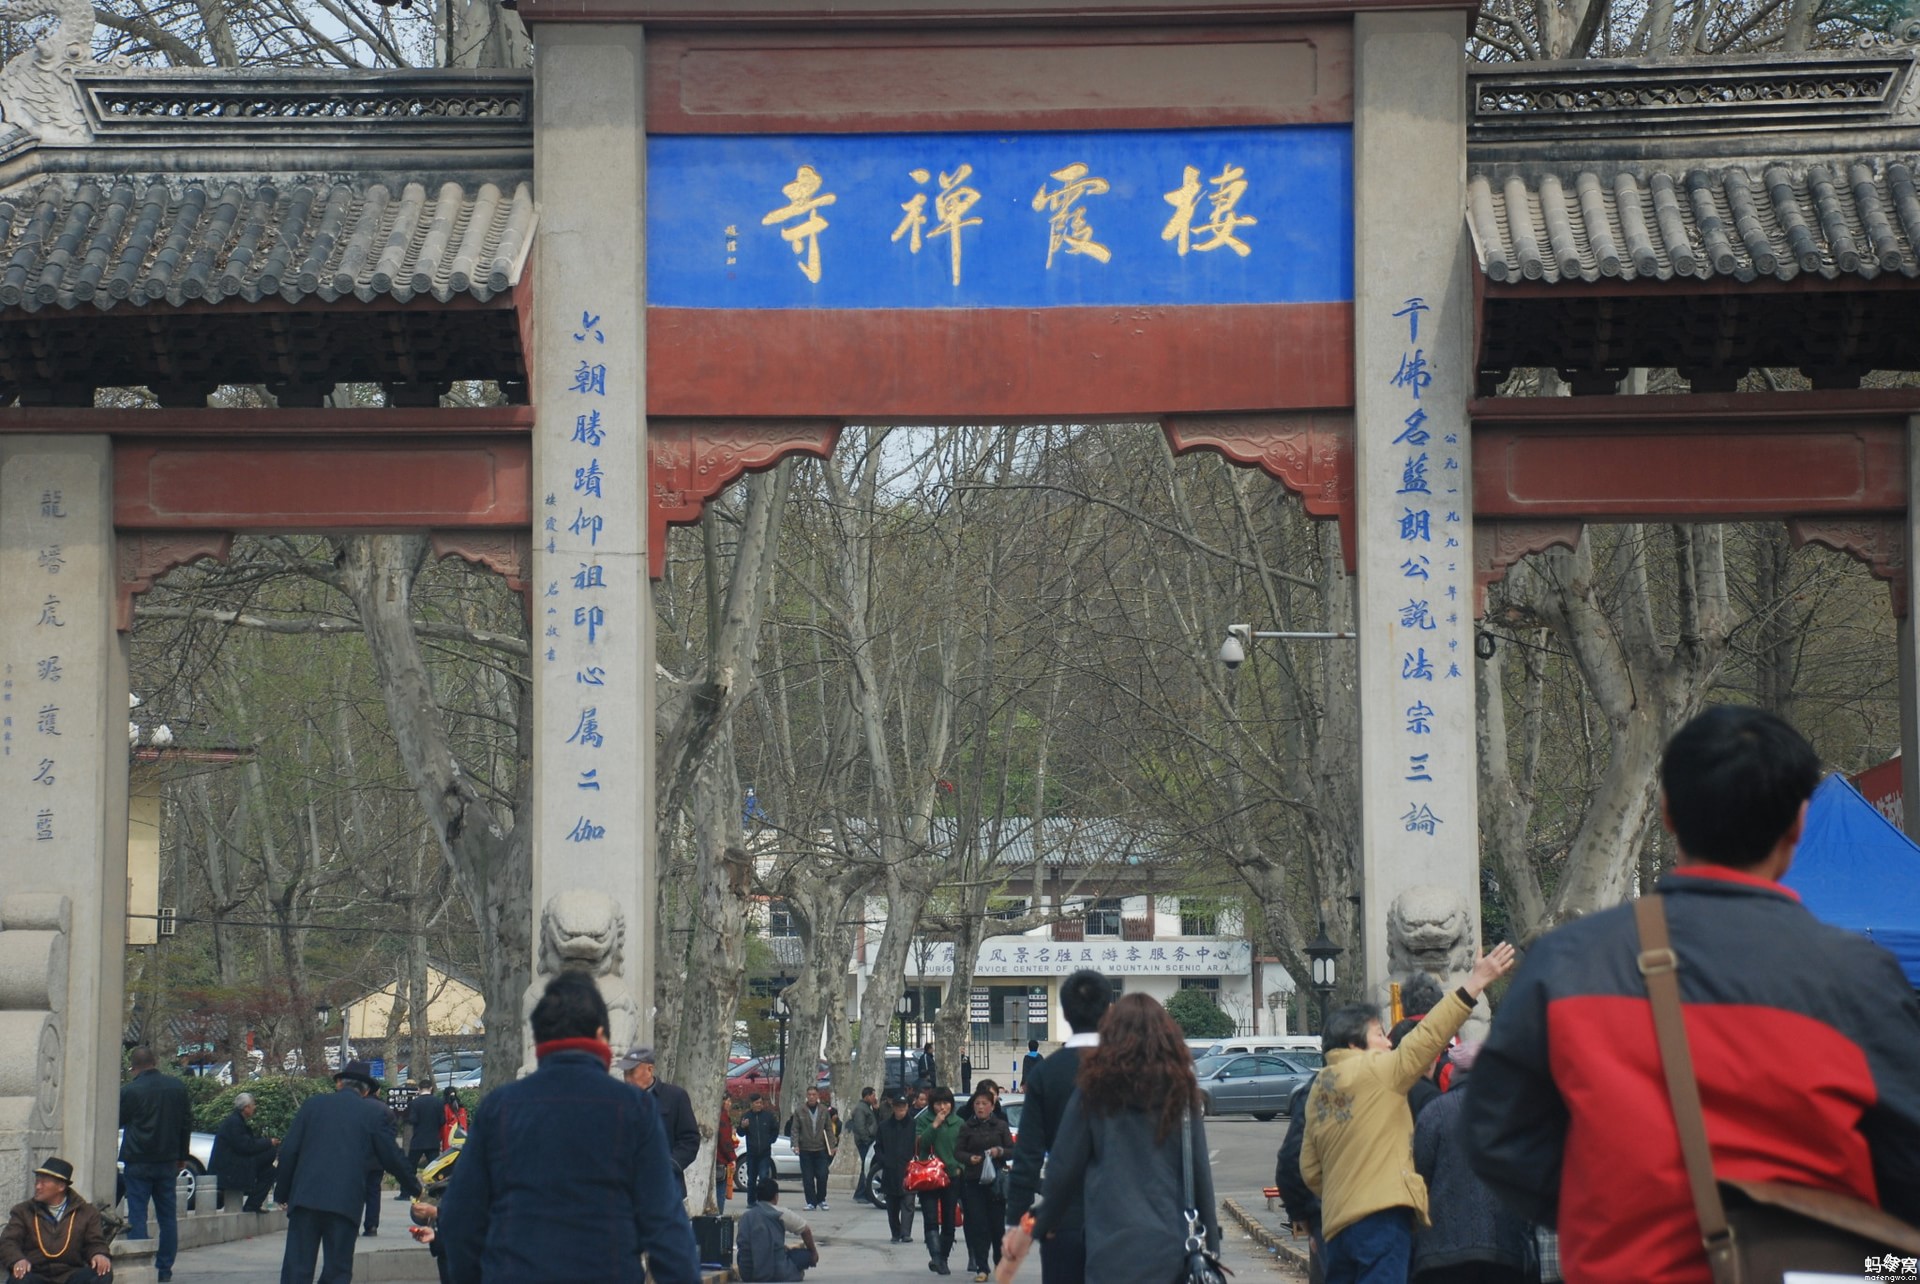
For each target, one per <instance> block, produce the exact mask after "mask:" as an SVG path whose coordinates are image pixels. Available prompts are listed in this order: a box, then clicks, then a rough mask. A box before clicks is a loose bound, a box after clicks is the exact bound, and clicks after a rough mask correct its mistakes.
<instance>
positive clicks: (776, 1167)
mask: <svg viewBox="0 0 1920 1284" xmlns="http://www.w3.org/2000/svg"><path fill="white" fill-rule="evenodd" d="M768 1153H769V1154H771V1155H772V1157H773V1175H774V1176H775V1177H791V1178H793V1180H795V1181H799V1180H800V1152H799V1151H797V1150H795V1149H794V1148H793V1138H791V1137H775V1138H774V1139H773V1149H772V1150H771V1151H770V1152H768Z"/></svg>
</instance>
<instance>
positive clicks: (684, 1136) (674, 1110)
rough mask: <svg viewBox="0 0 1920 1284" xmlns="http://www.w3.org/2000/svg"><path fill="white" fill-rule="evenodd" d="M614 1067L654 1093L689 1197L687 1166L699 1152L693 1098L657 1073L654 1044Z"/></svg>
mask: <svg viewBox="0 0 1920 1284" xmlns="http://www.w3.org/2000/svg"><path fill="white" fill-rule="evenodd" d="M613 1068H614V1069H615V1070H618V1071H619V1072H620V1076H621V1077H622V1078H623V1079H625V1080H626V1081H627V1082H628V1083H630V1084H632V1085H633V1086H634V1087H636V1088H638V1089H640V1091H642V1092H650V1093H652V1094H653V1100H654V1104H655V1105H657V1106H658V1107H659V1108H660V1126H661V1127H662V1128H665V1129H666V1132H667V1149H668V1151H670V1152H671V1153H672V1155H673V1169H674V1176H676V1177H678V1178H679V1179H680V1197H681V1198H682V1199H684V1198H686V1194H687V1168H688V1166H689V1165H691V1164H692V1163H693V1159H694V1156H695V1155H698V1154H699V1153H700V1125H699V1124H697V1123H695V1122H694V1118H693V1099H692V1098H691V1097H689V1096H687V1090H686V1089H685V1088H682V1087H680V1086H678V1085H677V1084H671V1083H668V1082H667V1081H666V1080H664V1079H661V1078H659V1077H658V1076H657V1075H656V1074H655V1073H654V1057H653V1049H652V1048H647V1047H641V1048H632V1049H630V1050H629V1051H628V1052H627V1054H626V1055H625V1056H623V1057H621V1058H620V1059H619V1060H618V1061H616V1062H614V1065H613Z"/></svg>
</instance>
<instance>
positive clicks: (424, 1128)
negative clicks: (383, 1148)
mask: <svg viewBox="0 0 1920 1284" xmlns="http://www.w3.org/2000/svg"><path fill="white" fill-rule="evenodd" d="M413 1091H414V1098H413V1100H412V1101H409V1102H408V1103H407V1115H406V1124H407V1158H409V1159H411V1160H412V1161H413V1170H414V1171H415V1172H419V1171H420V1170H421V1169H422V1168H424V1167H426V1166H427V1164H428V1163H430V1162H432V1160H433V1157H434V1156H435V1155H437V1154H439V1153H440V1123H441V1119H442V1117H443V1115H444V1114H445V1111H444V1110H443V1109H442V1108H441V1106H440V1098H438V1097H436V1096H434V1095H433V1081H432V1080H430V1079H415V1080H414V1081H413Z"/></svg>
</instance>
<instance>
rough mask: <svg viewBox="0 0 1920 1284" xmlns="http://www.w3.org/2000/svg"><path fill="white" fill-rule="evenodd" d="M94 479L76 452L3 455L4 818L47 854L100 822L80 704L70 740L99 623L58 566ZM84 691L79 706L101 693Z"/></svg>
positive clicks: (24, 843) (34, 852)
mask: <svg viewBox="0 0 1920 1284" xmlns="http://www.w3.org/2000/svg"><path fill="white" fill-rule="evenodd" d="M96 481H97V478H93V477H92V465H91V463H90V462H89V461H87V460H85V459H83V458H81V457H79V456H74V455H66V454H62V453H58V452H51V453H48V454H46V455H27V454H25V453H21V454H16V455H15V456H14V457H13V458H12V459H11V460H9V461H8V462H7V465H6V468H5V484H4V487H0V515H3V516H0V594H3V595H4V596H3V597H0V600H4V601H5V602H6V603H7V604H8V605H7V606H6V608H5V610H6V618H5V621H4V625H3V626H0V636H4V638H5V645H4V651H3V652H0V774H4V777H5V780H6V786H5V795H6V797H8V798H9V799H11V800H14V801H16V802H17V803H18V805H17V806H15V807H9V808H8V809H7V815H6V819H5V821H4V822H0V823H3V824H4V829H5V832H6V835H7V840H6V841H7V843H8V845H9V846H12V847H13V848H14V850H15V851H16V852H18V853H20V854H22V855H27V856H31V857H33V858H35V859H37V860H43V861H45V860H56V859H64V857H65V856H66V854H67V850H68V849H69V848H70V847H71V844H72V843H74V842H76V841H81V840H82V839H83V837H84V835H85V834H86V833H89V832H90V831H89V830H88V828H87V822H88V821H89V819H95V820H97V817H89V815H88V812H89V810H90V807H89V805H88V804H87V802H86V798H87V794H88V791H89V788H90V784H91V781H92V774H93V770H94V766H95V764H94V763H93V762H91V761H89V758H90V755H92V754H95V753H97V752H98V748H97V746H95V745H93V744H92V743H91V741H92V737H90V736H87V735H85V734H84V730H85V725H86V724H85V721H84V719H85V716H86V713H87V710H86V709H84V708H83V709H81V710H80V711H79V714H78V716H79V717H81V718H82V722H81V723H80V724H79V726H80V728H81V733H82V734H81V736H80V741H81V742H82V743H81V744H80V745H79V747H77V748H76V747H74V746H75V744H76V742H75V739H74V736H73V735H72V734H70V732H71V731H72V730H73V728H74V726H75V723H74V716H75V715H73V714H72V713H70V709H71V708H72V706H73V704H74V701H73V700H72V699H70V698H69V695H70V693H71V692H72V690H73V685H74V681H75V680H76V674H77V673H84V672H85V671H87V670H88V669H89V668H90V666H89V665H87V664H86V663H85V660H84V653H85V650H86V646H85V644H86V641H87V640H88V639H87V637H86V633H87V629H88V628H89V626H90V625H92V624H94V623H96V621H94V620H92V619H91V618H90V615H89V611H88V609H87V608H88V604H89V603H90V602H91V601H92V598H91V597H90V596H89V595H88V594H87V593H86V592H84V591H79V589H83V588H84V587H85V586H84V585H80V586H78V588H76V589H75V590H74V591H69V589H68V587H67V583H68V581H70V580H72V576H71V575H68V574H64V572H66V571H67V570H68V563H69V561H70V560H71V558H72V552H71V550H72V548H73V547H74V546H75V545H76V543H84V542H85V541H84V540H77V539H76V536H75V534H74V533H73V532H81V531H88V530H91V529H92V528H93V526H95V525H97V523H98V520H99V514H98V513H97V512H92V511H88V510H89V509H90V508H92V507H94V506H96V505H97V504H98V502H99V501H98V496H97V494H96V491H97V489H98V488H97V485H95V484H94V483H95V482H96ZM95 542H97V540H96V541H95ZM70 638H73V639H78V641H77V642H76V643H74V644H70V643H69V639H70ZM76 645H77V646H78V647H79V648H80V651H81V653H82V654H81V655H80V656H79V657H77V656H76V653H75V646H76ZM77 664H78V665H79V666H80V667H79V669H76V665H77ZM80 694H81V697H82V699H81V703H82V704H83V705H89V706H92V701H93V700H94V699H96V698H97V697H98V693H94V692H82V693H80ZM92 707H96V708H97V706H92Z"/></svg>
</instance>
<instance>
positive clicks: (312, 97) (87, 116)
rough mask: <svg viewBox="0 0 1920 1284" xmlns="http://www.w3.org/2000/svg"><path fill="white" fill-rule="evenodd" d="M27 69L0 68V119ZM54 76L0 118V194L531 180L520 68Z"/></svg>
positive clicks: (91, 70) (109, 71)
mask: <svg viewBox="0 0 1920 1284" xmlns="http://www.w3.org/2000/svg"><path fill="white" fill-rule="evenodd" d="M17 61H18V60H16V62H17ZM32 70H33V69H32V68H28V69H26V70H25V71H21V72H16V71H15V68H14V65H13V64H9V67H8V69H7V71H6V73H5V74H0V110H4V109H8V108H13V107H14V106H15V104H14V101H13V99H14V97H16V96H17V94H18V91H19V86H18V83H17V82H18V81H19V80H20V77H21V76H23V75H26V74H28V73H30V72H32ZM61 71H62V74H60V75H58V76H56V77H53V78H51V79H48V78H42V82H41V83H39V84H38V85H35V86H33V90H34V92H35V93H36V94H37V95H38V96H37V98H36V99H35V103H34V106H33V107H31V108H22V109H20V114H19V115H18V116H15V115H14V114H11V113H9V114H8V120H9V122H12V123H15V125H16V127H15V128H13V129H10V130H6V131H5V134H4V136H0V185H4V186H11V185H13V184H16V183H19V182H21V181H24V180H27V179H31V178H34V177H37V176H39V175H43V174H57V173H95V174H99V173H116V174H125V175H129V176H168V177H176V178H177V177H183V176H196V177H197V176H212V175H258V176H268V175H276V174H303V175H311V174H316V173H322V174H325V173H338V174H356V175H368V174H376V175H404V176H407V177H411V178H425V177H427V176H433V177H436V178H447V179H454V180H456V181H458V180H462V179H468V180H472V181H475V182H480V181H493V182H498V181H500V179H501V178H502V176H503V175H508V176H512V177H520V178H528V177H531V174H532V168H533V115H532V112H533V80H532V76H531V75H530V73H528V72H525V71H374V72H367V71H341V72H332V73H322V72H311V71H300V72H287V71H258V70H247V71H224V70H216V71H208V70H206V69H203V68H181V69H174V70H160V71H155V70H147V69H132V68H125V67H113V66H107V65H102V64H95V63H84V64H76V65H71V66H67V67H65V68H62V69H61ZM10 90H12V91H13V92H12V93H10V92H9V91H10ZM36 112H37V113H38V117H36V116H35V114H34V113H36ZM39 117H46V118H49V119H46V120H42V119H40V118H39ZM0 129H4V126H0Z"/></svg>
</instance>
